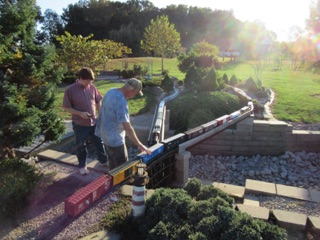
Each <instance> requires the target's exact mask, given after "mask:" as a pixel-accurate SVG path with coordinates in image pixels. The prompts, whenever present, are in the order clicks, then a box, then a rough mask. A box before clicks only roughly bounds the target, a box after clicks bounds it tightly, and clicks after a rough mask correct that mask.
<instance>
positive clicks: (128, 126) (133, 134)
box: [122, 122, 151, 155]
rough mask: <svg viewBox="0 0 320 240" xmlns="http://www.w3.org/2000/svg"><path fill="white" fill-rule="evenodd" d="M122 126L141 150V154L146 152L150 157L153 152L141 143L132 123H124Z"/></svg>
mask: <svg viewBox="0 0 320 240" xmlns="http://www.w3.org/2000/svg"><path fill="white" fill-rule="evenodd" d="M122 125H123V128H124V130H125V131H126V135H127V136H128V138H129V139H130V140H131V141H132V142H133V144H135V145H136V146H137V147H138V148H139V150H140V152H143V151H146V153H148V154H149V155H150V154H151V151H150V150H149V149H148V148H147V147H146V146H144V145H143V144H142V143H141V142H140V140H139V139H138V137H137V135H136V132H135V131H134V129H133V127H132V125H131V123H130V122H123V123H122Z"/></svg>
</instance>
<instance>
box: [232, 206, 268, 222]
mask: <svg viewBox="0 0 320 240" xmlns="http://www.w3.org/2000/svg"><path fill="white" fill-rule="evenodd" d="M236 210H239V211H240V212H244V213H247V214H249V215H250V216H251V217H254V218H257V219H260V220H263V221H268V219H269V214H270V211H269V209H268V208H265V207H257V206H250V205H244V204H237V205H236Z"/></svg>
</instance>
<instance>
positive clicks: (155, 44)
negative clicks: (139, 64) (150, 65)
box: [141, 16, 181, 71]
mask: <svg viewBox="0 0 320 240" xmlns="http://www.w3.org/2000/svg"><path fill="white" fill-rule="evenodd" d="M180 47H181V44H180V33H178V32H177V31H176V29H175V27H174V25H173V24H170V22H169V19H168V17H167V16H160V17H159V16H158V17H157V19H156V20H155V21H154V20H153V19H152V20H151V23H150V25H149V26H148V27H147V28H146V29H145V32H144V34H143V40H142V41H141V48H142V49H143V50H144V51H145V52H147V53H153V54H154V55H155V56H160V57H161V58H162V71H163V58H164V57H173V56H176V54H177V53H178V52H179V49H180Z"/></svg>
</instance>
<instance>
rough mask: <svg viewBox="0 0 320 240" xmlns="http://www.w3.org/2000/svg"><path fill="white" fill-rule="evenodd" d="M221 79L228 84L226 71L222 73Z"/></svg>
mask: <svg viewBox="0 0 320 240" xmlns="http://www.w3.org/2000/svg"><path fill="white" fill-rule="evenodd" d="M222 79H223V81H224V82H225V84H229V79H228V75H227V74H226V73H224V74H223V76H222Z"/></svg>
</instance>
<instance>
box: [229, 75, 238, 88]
mask: <svg viewBox="0 0 320 240" xmlns="http://www.w3.org/2000/svg"><path fill="white" fill-rule="evenodd" d="M238 82H239V81H238V79H237V77H236V75H234V74H233V75H232V76H231V78H230V82H229V83H230V85H231V86H237V84H238Z"/></svg>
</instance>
